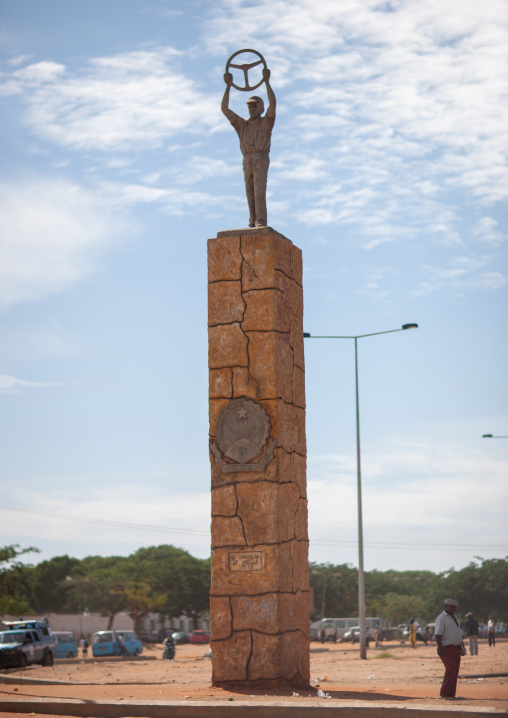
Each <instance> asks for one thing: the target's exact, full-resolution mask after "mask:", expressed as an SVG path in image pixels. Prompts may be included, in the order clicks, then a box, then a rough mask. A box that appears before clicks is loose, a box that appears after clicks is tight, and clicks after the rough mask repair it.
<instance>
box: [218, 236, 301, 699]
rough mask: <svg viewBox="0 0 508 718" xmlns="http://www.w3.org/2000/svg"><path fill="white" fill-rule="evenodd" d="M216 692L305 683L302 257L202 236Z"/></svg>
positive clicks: (276, 241) (280, 246)
mask: <svg viewBox="0 0 508 718" xmlns="http://www.w3.org/2000/svg"><path fill="white" fill-rule="evenodd" d="M208 299H209V302H208V326H209V385H210V400H209V411H210V449H211V465H212V587H211V601H210V616H211V649H212V681H213V683H214V685H221V686H227V685H236V686H238V685H241V686H253V685H255V686H257V687H266V688H273V687H279V686H292V687H296V688H305V687H307V686H308V685H309V681H310V667H309V646H310V616H309V613H310V605H309V604H310V601H309V571H308V535H307V493H306V443H305V385H304V377H305V375H304V357H303V290H302V257H301V251H300V249H298V248H297V247H295V246H294V245H293V244H292V242H291V241H290V240H288V239H287V238H286V237H284V236H283V235H281V234H279V233H278V232H276V231H275V230H274V229H272V228H271V227H259V228H247V229H238V230H226V231H224V232H219V233H218V235H217V238H215V239H210V240H209V241H208Z"/></svg>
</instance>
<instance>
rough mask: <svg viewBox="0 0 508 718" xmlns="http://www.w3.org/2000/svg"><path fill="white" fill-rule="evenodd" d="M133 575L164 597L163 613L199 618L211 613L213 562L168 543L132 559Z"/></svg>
mask: <svg viewBox="0 0 508 718" xmlns="http://www.w3.org/2000/svg"><path fill="white" fill-rule="evenodd" d="M129 564H130V567H131V576H132V577H133V578H136V579H137V580H142V581H145V582H147V581H148V582H149V583H150V585H151V586H152V588H153V591H154V593H155V594H157V595H164V597H165V599H164V603H163V607H162V613H164V614H165V615H167V616H169V617H176V616H181V615H182V614H183V615H185V616H188V617H189V618H191V619H192V621H193V625H194V627H195V628H196V627H197V621H198V619H199V618H200V617H201V616H202V615H203V614H205V613H208V612H209V610H210V560H209V559H206V560H203V559H198V558H195V557H194V556H191V555H190V554H189V553H188V552H187V551H184V550H183V549H179V548H175V547H174V546H170V545H167V544H164V545H161V546H151V547H149V548H141V549H139V550H138V551H136V553H134V554H132V556H130V557H129Z"/></svg>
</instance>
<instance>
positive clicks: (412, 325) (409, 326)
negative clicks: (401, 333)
mask: <svg viewBox="0 0 508 718" xmlns="http://www.w3.org/2000/svg"><path fill="white" fill-rule="evenodd" d="M402 329H418V324H403V325H402Z"/></svg>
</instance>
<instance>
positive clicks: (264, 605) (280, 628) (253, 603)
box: [231, 591, 310, 640]
mask: <svg viewBox="0 0 508 718" xmlns="http://www.w3.org/2000/svg"><path fill="white" fill-rule="evenodd" d="M231 610H232V626H233V630H234V631H244V630H253V631H259V632H261V633H270V634H273V635H276V634H281V633H285V632H288V631H292V630H294V626H295V625H298V623H304V622H305V619H306V617H307V615H308V613H309V593H308V592H303V591H298V592H297V593H267V594H263V595H262V596H233V597H232V598H231ZM307 638H308V639H309V640H310V628H309V630H308V631H307Z"/></svg>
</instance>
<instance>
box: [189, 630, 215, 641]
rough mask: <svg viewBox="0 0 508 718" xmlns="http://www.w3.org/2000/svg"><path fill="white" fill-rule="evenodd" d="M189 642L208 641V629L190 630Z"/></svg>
mask: <svg viewBox="0 0 508 718" xmlns="http://www.w3.org/2000/svg"><path fill="white" fill-rule="evenodd" d="M189 643H210V631H192V633H191V634H190V636H189Z"/></svg>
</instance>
